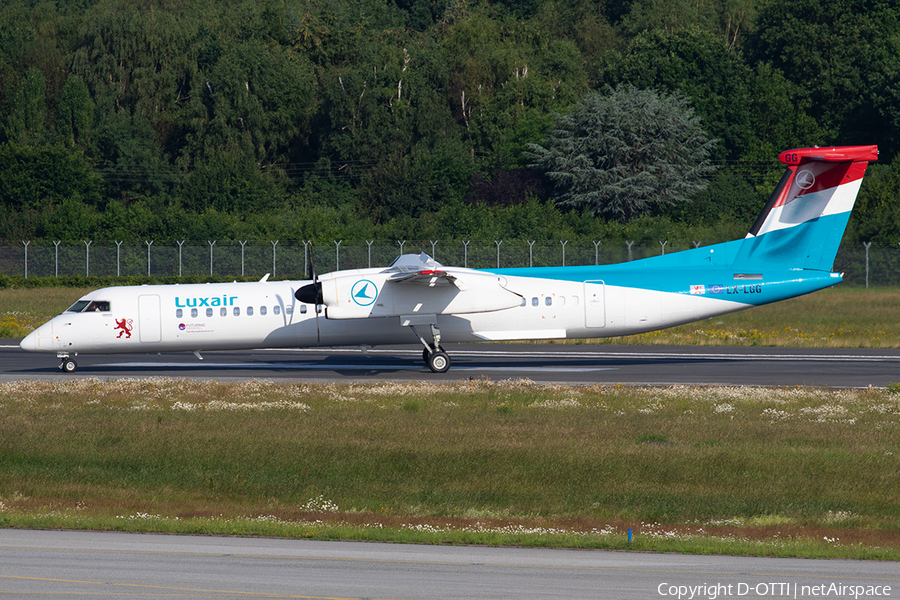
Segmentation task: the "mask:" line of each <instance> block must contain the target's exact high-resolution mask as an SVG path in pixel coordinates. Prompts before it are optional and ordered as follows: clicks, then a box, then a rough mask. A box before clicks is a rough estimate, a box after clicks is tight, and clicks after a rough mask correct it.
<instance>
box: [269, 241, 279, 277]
mask: <svg viewBox="0 0 900 600" xmlns="http://www.w3.org/2000/svg"><path fill="white" fill-rule="evenodd" d="M269 241H271V240H269ZM277 245H278V240H275V241H274V242H272V279H274V278H275V246H277Z"/></svg>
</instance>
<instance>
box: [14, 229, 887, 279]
mask: <svg viewBox="0 0 900 600" xmlns="http://www.w3.org/2000/svg"><path fill="white" fill-rule="evenodd" d="M142 242H143V243H129V244H128V245H126V244H125V241H114V242H96V243H95V242H94V241H93V240H82V243H81V244H73V243H65V244H64V243H63V242H62V241H53V242H52V243H50V242H32V241H31V240H23V241H21V242H20V243H19V244H18V245H5V246H0V274H4V275H9V276H24V277H26V278H29V277H60V276H75V275H84V276H116V277H125V276H138V275H140V276H142V275H148V276H150V275H157V276H178V277H186V276H218V277H237V276H240V277H250V276H253V277H256V276H259V277H262V276H263V275H265V274H266V273H268V274H269V275H270V277H272V278H273V279H274V278H276V277H277V278H283V279H305V278H308V277H310V275H311V274H310V272H309V262H310V259H312V262H313V264H314V265H315V269H316V271H317V272H318V273H326V272H329V271H337V270H340V269H362V268H370V267H383V266H387V265H388V264H390V262H391V261H392V260H393V259H394V258H396V257H397V256H398V255H399V254H402V253H407V254H408V253H411V252H412V253H419V252H425V253H427V254H429V255H430V256H432V257H434V259H435V260H437V261H438V262H441V263H442V264H445V265H448V266H462V267H466V268H475V269H490V268H508V267H553V266H577V265H603V264H613V263H620V262H627V261H631V260H637V259H640V258H646V257H649V256H657V255H661V254H672V253H674V252H679V251H682V250H687V249H690V248H697V247H699V246H701V245H702V242H700V241H697V240H694V241H692V242H691V243H689V244H685V245H684V246H683V247H681V246H678V245H676V244H674V243H670V242H669V240H660V241H659V242H658V245H657V246H656V247H653V246H636V245H635V242H634V241H630V240H627V241H619V242H615V243H609V244H607V243H604V242H603V241H602V240H591V241H590V242H578V243H569V240H560V241H559V242H557V243H554V244H548V243H545V242H542V243H541V244H540V245H539V244H538V242H537V241H536V240H491V241H484V240H452V241H441V240H423V241H409V240H395V241H394V242H392V243H391V242H384V241H383V240H365V241H364V244H362V243H353V242H352V241H351V242H350V243H348V242H347V241H346V240H333V244H332V245H331V246H328V245H316V244H313V242H312V241H311V240H297V241H296V242H284V241H281V240H267V241H265V242H256V243H251V242H250V241H249V240H205V241H202V242H200V241H188V240H181V241H175V242H174V243H171V242H170V243H167V244H156V245H154V240H143V241H142ZM834 270H835V271H837V272H842V273H844V281H846V282H848V283H852V284H854V285H865V286H866V287H868V286H869V285H870V284H871V285H897V284H898V283H900V248H897V247H872V244H871V243H868V244H863V246H862V247H849V248H841V249H840V250H839V251H838V254H837V258H836V259H835V265H834Z"/></svg>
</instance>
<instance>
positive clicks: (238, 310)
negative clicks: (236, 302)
mask: <svg viewBox="0 0 900 600" xmlns="http://www.w3.org/2000/svg"><path fill="white" fill-rule="evenodd" d="M234 316H236V317H239V316H241V307H240V306H235V307H234Z"/></svg>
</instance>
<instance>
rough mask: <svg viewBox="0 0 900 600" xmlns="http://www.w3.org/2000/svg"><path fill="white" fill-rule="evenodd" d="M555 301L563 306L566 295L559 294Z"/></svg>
mask: <svg viewBox="0 0 900 600" xmlns="http://www.w3.org/2000/svg"><path fill="white" fill-rule="evenodd" d="M556 303H557V304H559V305H560V306H565V305H566V297H565V296H560V297H559V298H557V299H556Z"/></svg>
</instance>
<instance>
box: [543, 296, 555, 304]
mask: <svg viewBox="0 0 900 600" xmlns="http://www.w3.org/2000/svg"><path fill="white" fill-rule="evenodd" d="M544 304H546V305H547V306H553V297H552V296H547V297H546V298H544Z"/></svg>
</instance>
